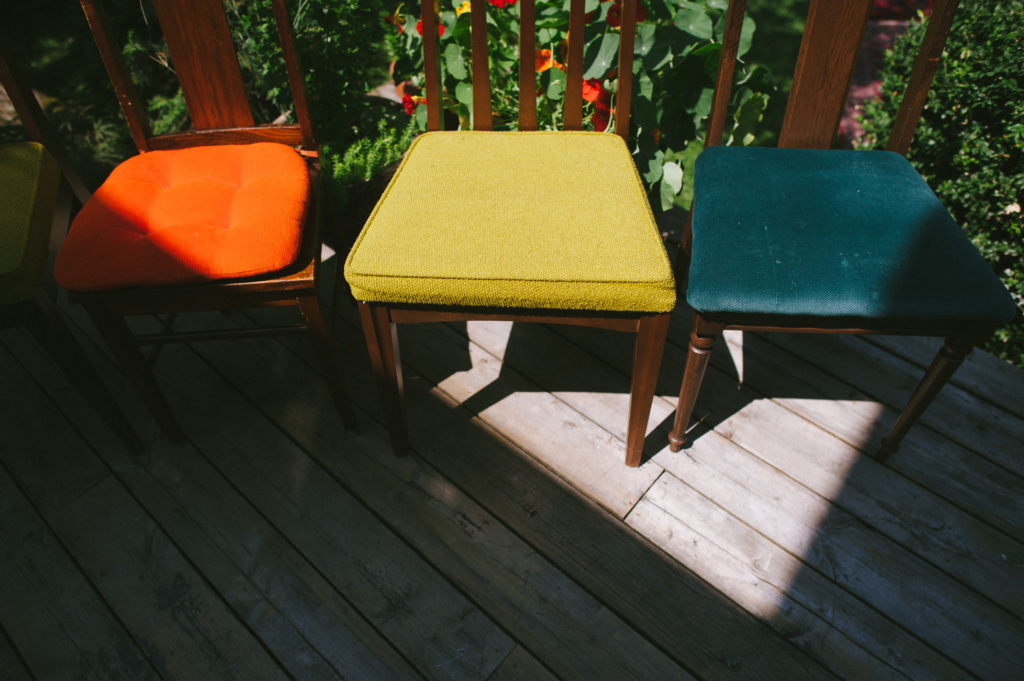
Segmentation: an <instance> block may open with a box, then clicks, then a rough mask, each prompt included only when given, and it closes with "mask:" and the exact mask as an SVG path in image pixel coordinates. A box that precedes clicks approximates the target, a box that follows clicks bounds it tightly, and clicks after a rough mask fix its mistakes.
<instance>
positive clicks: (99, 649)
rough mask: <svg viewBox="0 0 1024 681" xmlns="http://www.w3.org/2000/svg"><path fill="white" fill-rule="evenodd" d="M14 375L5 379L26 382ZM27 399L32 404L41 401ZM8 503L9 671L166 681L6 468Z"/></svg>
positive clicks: (5, 595)
mask: <svg viewBox="0 0 1024 681" xmlns="http://www.w3.org/2000/svg"><path fill="white" fill-rule="evenodd" d="M4 361H9V360H4ZM15 371H19V372H20V371H21V370H20V368H18V369H16V370H15ZM12 374H13V372H11V373H5V376H7V377H10V378H11V380H14V381H18V382H20V381H21V380H22V379H21V378H20V377H17V376H14V375H12ZM26 397H27V398H28V399H29V400H30V403H32V402H34V398H35V397H36V395H35V394H33V391H31V390H30V391H29V393H28V394H27V395H26ZM53 416H54V417H56V418H59V415H57V414H53ZM72 437H73V436H72ZM69 444H70V443H69ZM0 500H2V501H0V549H2V555H3V558H2V559H0V576H2V579H0V603H3V605H2V606H0V619H2V624H3V629H4V631H5V632H6V635H2V638H4V639H7V640H8V643H9V645H10V646H11V648H12V649H13V650H12V653H14V657H15V660H14V661H13V662H14V663H15V664H12V666H10V667H7V666H6V665H5V668H4V669H3V671H4V672H6V671H8V670H9V669H10V670H12V671H13V670H15V669H17V666H18V665H23V667H22V668H24V666H27V667H28V669H29V670H31V673H32V677H34V678H84V679H100V678H111V679H114V678H116V679H132V678H137V679H157V678H159V676H158V675H157V674H156V672H155V671H154V669H153V667H152V666H151V665H150V663H149V661H148V660H147V659H146V656H145V655H144V654H143V652H142V651H141V650H139V648H138V646H137V645H136V644H135V642H134V641H133V640H132V638H131V636H130V635H129V633H128V632H127V631H126V630H125V629H124V628H123V627H122V626H121V624H120V623H119V622H118V621H117V619H116V617H115V616H114V614H113V613H111V611H110V609H109V608H108V607H107V606H106V604H105V603H104V602H103V601H102V600H101V599H100V598H99V597H98V596H97V595H96V593H95V592H94V591H93V589H92V587H91V585H90V584H89V582H88V581H87V580H86V579H84V578H83V576H82V574H81V573H80V572H79V570H78V567H77V566H76V565H75V563H74V561H73V560H72V558H71V557H70V556H69V555H68V554H67V552H66V551H65V550H64V548H63V546H62V545H61V541H60V539H59V538H58V537H57V536H56V535H55V534H54V533H53V532H52V530H51V529H50V528H49V527H47V526H46V524H45V522H44V521H43V519H42V518H41V517H40V516H39V514H38V512H37V511H36V510H35V509H34V508H33V507H32V504H31V502H30V500H29V499H28V498H26V497H25V496H24V495H23V494H22V492H21V491H20V490H19V489H18V488H17V486H16V484H15V482H14V480H13V479H12V478H11V477H10V476H9V475H8V474H7V473H6V471H4V470H2V469H0ZM8 636H9V637H10V638H9V639H8V638H7V637H8ZM30 678H31V677H30Z"/></svg>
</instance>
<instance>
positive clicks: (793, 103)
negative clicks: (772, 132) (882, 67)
mask: <svg viewBox="0 0 1024 681" xmlns="http://www.w3.org/2000/svg"><path fill="white" fill-rule="evenodd" d="M870 10H871V0H811V4H810V8H809V9H808V11H807V23H806V26H805V29H804V37H803V40H802V41H801V43H800V53H799V55H798V56H797V63H796V71H795V72H794V74H793V87H792V89H791V90H790V93H789V101H788V103H787V105H786V114H785V116H784V118H783V121H782V131H781V132H780V134H779V146H780V147H798V148H808V149H827V148H829V147H831V146H832V142H833V139H834V138H835V135H836V131H837V130H838V128H839V121H840V118H841V117H842V114H843V106H844V104H845V102H846V93H847V91H848V90H849V87H850V79H851V77H852V76H853V68H854V66H855V64H856V62H857V55H858V53H859V51H860V45H861V40H862V38H863V36H864V28H865V27H866V26H867V21H868V13H869V12H870Z"/></svg>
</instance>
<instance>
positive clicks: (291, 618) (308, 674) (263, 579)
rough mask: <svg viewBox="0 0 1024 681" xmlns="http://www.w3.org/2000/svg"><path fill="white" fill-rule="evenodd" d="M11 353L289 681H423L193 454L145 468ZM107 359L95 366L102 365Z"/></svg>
mask: <svg viewBox="0 0 1024 681" xmlns="http://www.w3.org/2000/svg"><path fill="white" fill-rule="evenodd" d="M13 349H14V350H15V351H16V352H17V353H18V356H19V358H20V359H22V361H25V362H26V363H27V364H29V365H30V366H31V370H32V372H33V374H34V375H36V376H39V377H41V378H43V379H44V385H47V386H48V387H52V388H53V389H54V390H53V391H52V392H51V397H53V398H54V399H55V400H56V401H57V402H58V404H59V406H60V407H61V409H62V410H63V411H64V413H65V414H67V415H68V418H69V419H71V420H72V421H73V422H74V423H75V424H76V427H78V428H79V430H80V431H81V432H83V433H84V435H85V437H86V438H87V439H88V440H89V442H90V443H91V444H92V446H93V448H94V449H95V450H96V451H97V452H99V453H100V454H101V456H102V457H103V458H104V459H105V461H106V463H107V464H108V466H110V468H112V469H114V470H117V471H118V473H119V475H118V477H119V479H120V481H121V482H122V484H124V485H125V486H126V487H127V488H128V489H129V490H130V491H131V492H132V494H133V495H134V496H135V497H136V498H138V499H140V500H141V501H142V503H143V504H144V506H145V508H146V510H147V512H148V513H149V514H150V515H151V516H152V517H153V518H154V519H155V520H156V521H157V522H158V523H159V524H160V526H161V527H162V528H163V529H164V530H165V531H166V532H167V533H168V535H169V536H170V537H172V538H173V540H174V542H175V544H176V545H177V546H179V547H181V549H182V550H183V551H184V552H185V553H187V554H188V556H189V558H190V560H191V561H192V562H193V563H194V564H195V565H196V567H197V569H198V570H200V571H201V572H202V574H203V576H204V578H206V579H207V580H208V581H209V582H210V583H211V584H212V585H213V586H214V587H215V588H217V590H218V592H219V593H221V594H223V597H224V599H225V601H226V602H227V603H228V604H229V605H230V607H231V608H232V610H233V611H234V612H235V613H236V614H237V615H238V617H239V618H240V619H242V620H243V621H246V622H248V623H250V625H251V627H252V630H253V632H254V634H256V635H258V636H259V637H260V638H261V639H262V640H264V641H266V642H267V644H268V647H270V648H271V650H272V651H273V654H274V657H275V659H276V660H278V661H279V662H280V664H281V665H282V667H284V668H286V669H287V670H288V671H289V673H291V674H292V675H293V676H295V677H296V678H310V679H332V678H338V676H336V674H337V675H340V677H341V678H352V677H356V678H374V679H412V678H418V676H417V675H416V673H415V672H414V671H413V669H412V668H411V667H410V666H409V665H408V663H407V662H406V661H405V660H404V658H403V657H402V656H401V655H400V654H399V653H398V652H397V651H395V650H394V648H392V647H391V646H390V645H388V644H387V642H386V641H384V640H383V639H382V638H381V637H380V635H379V634H378V633H377V632H376V630H375V629H374V628H373V627H372V625H370V624H369V623H367V622H366V621H365V620H364V619H363V618H362V616H361V615H360V614H359V612H358V611H357V610H355V609H354V608H353V607H352V606H351V604H350V603H349V602H348V601H347V600H346V599H345V598H344V595H343V594H340V593H338V592H337V591H336V590H334V588H333V587H332V586H331V585H330V584H329V583H328V582H327V581H326V580H325V579H324V577H323V576H322V574H321V573H320V572H319V571H318V569H317V568H316V566H315V565H313V564H311V563H309V562H308V561H306V560H305V559H304V558H303V557H302V555H301V554H300V553H298V551H297V550H296V549H295V548H294V546H292V545H291V544H290V543H289V542H288V541H287V540H286V539H285V538H284V537H283V536H282V535H280V534H279V533H278V532H277V531H276V529H274V527H273V526H272V525H270V524H269V523H268V522H267V521H266V519H264V518H263V517H262V516H261V515H259V513H258V511H257V509H256V508H255V507H253V506H250V505H249V504H248V502H247V501H246V500H245V499H244V497H242V496H241V495H240V493H239V492H238V491H237V490H236V489H235V488H234V487H233V486H232V485H231V483H230V481H229V480H228V479H227V478H223V477H222V476H220V474H219V473H218V472H217V471H216V469H214V468H213V467H212V466H211V464H210V463H209V461H208V460H207V459H206V458H204V457H203V456H202V455H200V453H199V452H197V451H196V450H195V449H194V448H193V447H178V448H174V449H173V450H172V449H168V448H155V449H154V450H152V451H151V452H150V454H149V456H148V457H147V458H146V459H145V464H144V465H140V463H141V462H140V460H139V459H136V458H133V457H130V456H127V455H126V454H123V453H119V450H118V448H117V447H116V441H115V442H112V440H113V438H111V436H110V434H109V433H107V432H105V431H104V430H103V429H102V428H100V429H97V428H95V427H94V426H93V424H91V423H90V418H89V417H90V416H91V414H90V413H89V410H88V409H87V408H86V407H85V405H83V404H81V400H80V399H78V398H77V396H76V395H75V394H74V393H71V392H69V391H67V390H60V388H59V385H60V377H59V375H57V374H55V373H54V372H52V371H49V372H48V369H47V367H46V366H45V363H41V362H38V361H32V360H33V353H32V352H31V347H30V346H28V345H27V344H24V343H20V344H17V345H15V346H14V347H13ZM103 359H104V358H103V357H102V356H98V357H97V363H100V361H102V360H103ZM106 369H107V373H111V372H114V371H116V370H114V369H113V367H112V366H107V367H106ZM122 383H123V379H122ZM121 387H122V388H124V387H125V386H123V385H122V386H121ZM200 408H208V407H202V406H201V405H200ZM314 646H315V647H314ZM333 670H336V672H335V671H333Z"/></svg>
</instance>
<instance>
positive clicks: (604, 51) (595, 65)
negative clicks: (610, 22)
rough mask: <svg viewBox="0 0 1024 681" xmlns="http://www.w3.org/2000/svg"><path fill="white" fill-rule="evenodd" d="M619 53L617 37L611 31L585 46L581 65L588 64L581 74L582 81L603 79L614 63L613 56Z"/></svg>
mask: <svg viewBox="0 0 1024 681" xmlns="http://www.w3.org/2000/svg"><path fill="white" fill-rule="evenodd" d="M618 53H619V36H618V34H617V33H615V32H613V31H608V32H607V33H605V34H604V35H603V36H601V39H600V40H595V41H593V42H592V43H590V44H589V45H588V46H587V51H586V54H585V55H584V56H583V63H584V64H589V66H588V67H587V69H586V70H585V71H584V72H583V78H584V79H590V78H603V77H604V75H605V74H606V73H608V71H609V70H610V69H611V68H612V64H614V63H615V55H617V54H618Z"/></svg>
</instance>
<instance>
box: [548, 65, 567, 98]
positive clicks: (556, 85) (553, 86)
mask: <svg viewBox="0 0 1024 681" xmlns="http://www.w3.org/2000/svg"><path fill="white" fill-rule="evenodd" d="M547 73H548V74H550V75H549V77H550V78H551V81H550V82H549V83H548V89H547V96H548V99H551V100H554V101H561V100H562V98H563V97H564V96H565V72H564V71H560V70H558V69H548V71H547Z"/></svg>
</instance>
